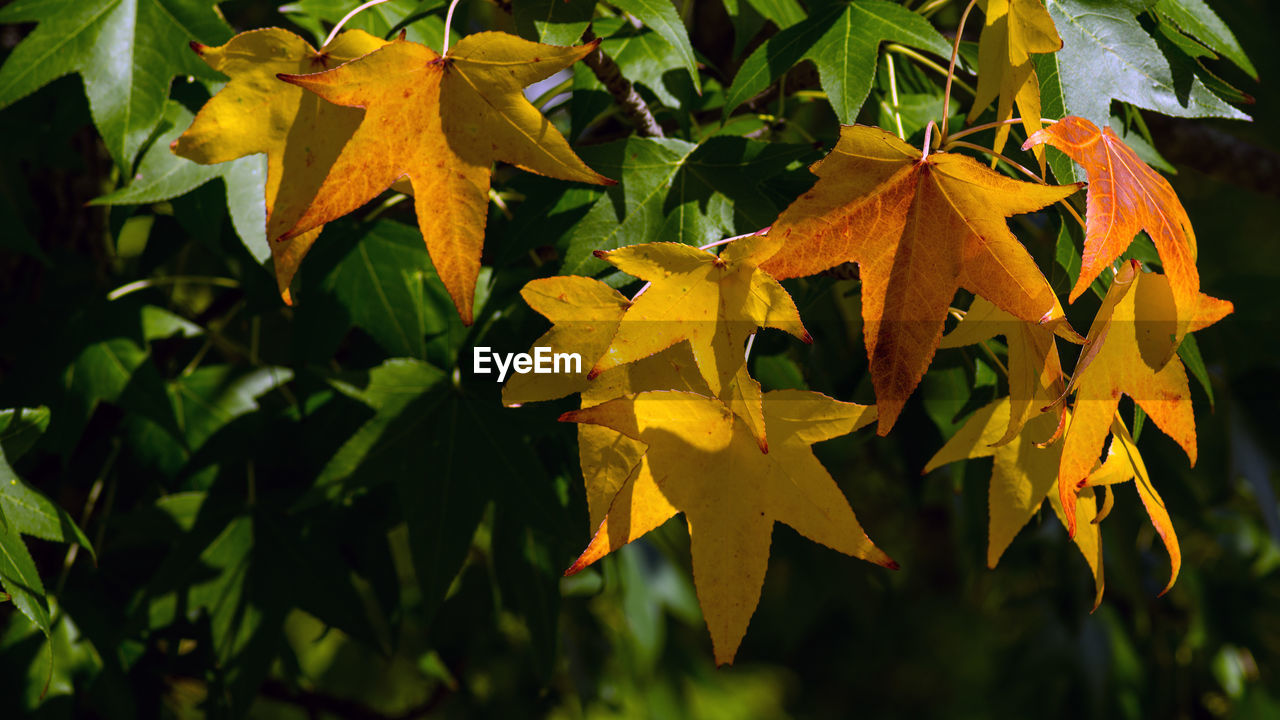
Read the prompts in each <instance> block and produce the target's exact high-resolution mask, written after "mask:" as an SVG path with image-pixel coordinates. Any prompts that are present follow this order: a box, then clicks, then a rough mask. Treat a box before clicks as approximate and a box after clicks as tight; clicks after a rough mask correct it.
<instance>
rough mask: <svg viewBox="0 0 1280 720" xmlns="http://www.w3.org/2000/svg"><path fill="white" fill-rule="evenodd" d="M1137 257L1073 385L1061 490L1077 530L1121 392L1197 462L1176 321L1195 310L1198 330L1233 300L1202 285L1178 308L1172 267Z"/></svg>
mask: <svg viewBox="0 0 1280 720" xmlns="http://www.w3.org/2000/svg"><path fill="white" fill-rule="evenodd" d="M1140 267H1141V264H1140V263H1139V262H1138V261H1137V260H1132V261H1130V262H1128V263H1125V264H1124V266H1123V267H1121V269H1120V272H1118V273H1116V276H1115V279H1114V281H1113V282H1112V283H1111V289H1110V290H1108V291H1107V296H1106V297H1105V298H1104V299H1103V301H1102V307H1101V308H1099V309H1098V314H1097V316H1096V317H1095V318H1094V320H1093V325H1092V327H1090V328H1089V336H1088V338H1086V340H1085V347H1084V350H1083V352H1082V353H1081V355H1080V360H1079V361H1078V362H1077V363H1076V369H1075V372H1074V373H1073V375H1072V378H1071V382H1070V384H1069V385H1068V388H1067V389H1068V391H1071V390H1075V393H1076V397H1075V406H1074V410H1073V412H1072V416H1071V423H1070V425H1068V427H1067V431H1066V439H1065V445H1064V446H1063V449H1062V462H1061V464H1060V465H1059V470H1058V490H1059V492H1060V493H1061V494H1062V507H1063V510H1064V511H1065V512H1066V515H1067V529H1068V531H1070V532H1073V533H1074V532H1075V512H1076V492H1077V491H1078V490H1079V488H1080V487H1081V485H1082V483H1084V482H1085V481H1086V478H1087V477H1088V475H1089V473H1090V471H1092V470H1093V467H1094V465H1095V464H1096V462H1097V460H1098V454H1099V452H1100V451H1101V450H1102V443H1103V441H1104V440H1105V439H1106V436H1107V431H1108V429H1109V428H1111V426H1112V420H1113V418H1114V417H1115V414H1116V410H1117V409H1118V408H1119V405H1120V396H1121V395H1122V394H1123V395H1128V396H1129V397H1131V398H1133V401H1134V402H1136V403H1137V404H1138V406H1139V407H1141V408H1142V409H1143V410H1144V411H1145V412H1146V413H1147V415H1148V416H1149V417H1150V418H1151V420H1152V421H1153V422H1155V425H1156V427H1158V428H1160V430H1161V431H1163V432H1164V433H1165V434H1166V435H1168V436H1169V437H1171V438H1173V440H1174V441H1175V442H1177V443H1178V445H1180V446H1181V447H1182V449H1183V450H1184V451H1185V452H1186V453H1187V458H1188V459H1189V460H1190V461H1191V464H1192V465H1193V466H1194V465H1195V464H1196V422H1195V415H1194V414H1193V413H1192V409H1191V393H1190V390H1189V388H1188V386H1187V373H1186V370H1184V369H1183V367H1182V361H1181V360H1179V359H1178V358H1176V357H1170V356H1171V355H1172V354H1173V350H1172V348H1174V347H1175V346H1173V345H1172V342H1171V337H1172V336H1173V334H1174V327H1175V325H1176V324H1177V323H1179V322H1181V321H1182V319H1183V318H1187V323H1188V325H1189V327H1190V329H1191V330H1192V331H1195V330H1200V329H1201V328H1205V327H1208V326H1209V325H1212V324H1213V323H1215V322H1217V321H1219V320H1221V319H1222V318H1223V317H1226V315H1227V314H1228V313H1230V312H1231V311H1232V309H1233V308H1232V305H1231V303H1230V302H1227V301H1225V300H1218V299H1217V298H1212V297H1209V296H1208V295H1204V294H1200V293H1197V304H1196V306H1195V308H1194V309H1193V310H1192V312H1191V313H1190V315H1189V317H1188V316H1186V315H1180V314H1179V313H1180V310H1178V309H1177V308H1175V305H1174V296H1173V292H1172V289H1171V282H1170V281H1169V279H1168V278H1166V277H1165V276H1164V275H1158V274H1156V273H1142V272H1140V270H1139V269H1140Z"/></svg>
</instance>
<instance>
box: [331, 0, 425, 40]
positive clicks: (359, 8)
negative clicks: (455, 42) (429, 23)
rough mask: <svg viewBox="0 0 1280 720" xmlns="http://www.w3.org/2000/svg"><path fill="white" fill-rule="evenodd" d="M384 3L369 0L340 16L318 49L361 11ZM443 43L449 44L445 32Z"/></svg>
mask: <svg viewBox="0 0 1280 720" xmlns="http://www.w3.org/2000/svg"><path fill="white" fill-rule="evenodd" d="M384 2H387V0H369V2H367V3H364V4H363V5H359V6H357V7H356V9H355V10H352V11H351V12H349V13H347V14H346V15H343V16H342V19H341V20H339V21H338V24H337V25H334V26H333V29H332V30H330V31H329V36H328V37H326V38H325V39H324V44H323V45H321V46H320V49H321V50H323V49H325V48H327V47H329V43H331V42H333V39H334V38H335V37H337V36H338V31H339V30H341V29H342V26H343V25H346V24H347V21H348V20H350V19H351V18H353V17H355V16H356V15H358V14H359V13H361V12H363V11H365V10H368V9H369V8H371V7H373V6H374V5H381V4H382V3H384ZM444 41H445V42H446V43H448V42H449V36H448V33H447V32H446V34H445V39H444Z"/></svg>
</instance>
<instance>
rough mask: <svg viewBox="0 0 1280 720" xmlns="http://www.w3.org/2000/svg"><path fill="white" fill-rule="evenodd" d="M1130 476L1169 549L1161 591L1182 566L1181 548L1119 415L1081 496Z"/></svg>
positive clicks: (1109, 488)
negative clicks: (1099, 464) (1164, 581)
mask: <svg viewBox="0 0 1280 720" xmlns="http://www.w3.org/2000/svg"><path fill="white" fill-rule="evenodd" d="M1130 480H1132V481H1133V485H1134V487H1135V488H1137V490H1138V497H1139V498H1141V499H1142V506H1143V507H1144V508H1146V511H1147V515H1148V516H1149V517H1150V518H1151V524H1152V526H1153V527H1155V529H1156V532H1157V533H1159V535H1160V540H1161V541H1162V542H1164V546H1165V549H1166V550H1168V551H1169V564H1170V571H1169V582H1168V583H1167V584H1166V585H1165V586H1164V590H1161V591H1160V594H1161V595H1163V594H1165V593H1167V592H1169V588H1171V587H1173V583H1174V582H1175V581H1176V580H1177V579H1178V571H1179V570H1181V568H1182V550H1181V549H1180V548H1179V547H1178V536H1177V534H1176V533H1174V531H1173V520H1171V519H1170V518H1169V510H1168V509H1167V508H1166V507H1165V505H1164V500H1162V499H1160V494H1159V493H1157V492H1156V487H1155V485H1153V484H1151V476H1150V475H1148V474H1147V464H1146V463H1145V462H1143V461H1142V455H1141V453H1139V452H1138V445H1137V443H1136V442H1134V439H1133V436H1132V435H1130V434H1129V429H1128V428H1127V427H1125V425H1124V423H1123V422H1121V421H1120V418H1119V417H1115V418H1113V419H1112V422H1111V445H1110V446H1109V447H1108V448H1107V455H1106V459H1105V460H1104V461H1103V463H1102V466H1101V467H1099V468H1098V469H1097V470H1095V471H1094V472H1093V474H1091V475H1090V476H1089V478H1088V480H1087V481H1086V482H1085V485H1084V486H1083V487H1082V488H1081V491H1080V496H1081V497H1085V493H1086V492H1088V491H1089V490H1091V489H1092V488H1095V487H1106V488H1107V492H1112V491H1113V489H1114V487H1115V486H1116V485H1118V484H1120V483H1125V482H1128V481H1130ZM1092 506H1093V504H1092V503H1090V502H1086V503H1085V507H1084V509H1085V510H1086V511H1087V512H1091V510H1092ZM1078 527H1079V526H1078Z"/></svg>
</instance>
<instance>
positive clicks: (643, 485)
mask: <svg viewBox="0 0 1280 720" xmlns="http://www.w3.org/2000/svg"><path fill="white" fill-rule="evenodd" d="M764 416H765V423H766V425H767V426H768V427H769V432H770V436H771V437H772V438H773V443H772V447H771V449H770V452H769V454H767V455H764V454H761V452H760V449H759V448H758V447H757V445H756V442H755V439H754V438H753V437H752V435H751V433H750V431H749V430H748V429H747V428H745V427H744V426H743V424H742V423H740V422H734V415H733V413H731V412H730V411H729V408H728V407H727V406H725V405H724V404H723V403H721V402H720V401H718V400H714V399H712V398H707V397H703V396H700V395H695V394H692V393H683V392H646V393H640V394H638V395H630V396H627V397H624V398H618V399H615V400H610V401H609V402H606V403H603V404H601V405H596V406H594V407H589V408H585V409H583V410H576V411H573V412H569V413H565V415H563V416H562V417H561V419H562V420H567V421H572V422H578V423H593V424H597V425H602V426H605V427H609V428H612V429H614V430H616V431H618V432H621V433H623V434H624V435H626V436H627V437H630V438H632V439H634V440H639V441H640V442H642V443H644V444H645V445H646V446H647V448H646V451H645V455H644V459H643V460H642V461H641V463H640V464H639V465H638V466H637V467H636V468H635V469H634V470H633V471H632V473H631V474H630V475H629V476H628V477H627V478H626V481H625V482H624V484H623V486H622V488H621V489H620V490H619V491H618V493H617V496H616V497H615V498H614V500H613V503H612V505H611V507H610V509H609V513H608V515H607V517H606V518H605V520H604V522H603V523H602V524H601V525H600V528H599V530H597V531H596V534H595V537H594V538H592V540H591V543H590V545H589V546H588V547H587V549H586V550H585V551H584V552H583V553H582V555H581V556H580V557H579V558H578V560H577V561H576V562H575V563H574V564H573V566H572V567H571V568H569V570H568V571H567V572H568V573H573V572H577V571H578V570H581V569H582V568H584V567H586V566H587V565H590V564H591V563H593V562H595V561H596V560H598V559H600V558H601V557H604V556H605V555H606V554H608V553H609V552H612V551H613V550H615V549H617V548H619V547H621V546H622V545H624V544H626V543H628V542H630V541H632V540H634V539H636V538H638V537H640V536H642V535H644V534H645V533H647V532H649V531H650V530H652V529H654V528H656V527H658V526H659V525H661V524H662V523H664V522H666V521H667V520H668V519H670V518H671V517H672V516H674V515H675V514H676V513H679V512H682V513H684V514H685V518H686V520H687V521H688V523H689V534H690V536H691V537H692V551H693V573H694V584H695V585H696V587H697V590H698V599H699V602H700V603H701V604H702V609H703V614H704V616H705V617H706V620H707V627H708V629H709V630H710V631H711V642H712V645H713V646H714V649H715V656H716V662H717V663H728V662H733V658H734V655H735V654H736V653H737V650H738V645H739V644H740V643H741V641H742V637H743V635H744V634H745V633H746V630H747V623H748V622H749V621H750V619H751V615H752V613H753V612H755V607H756V604H757V602H758V601H759V598H760V589H761V587H762V585H763V583H764V575H765V570H766V568H767V567H768V559H769V545H770V539H771V535H772V531H773V524H774V522H775V521H776V522H784V523H786V524H787V525H790V526H791V527H793V528H795V529H796V530H797V531H798V532H799V533H800V534H801V535H804V536H805V537H807V538H809V539H811V540H813V541H814V542H818V543H821V544H823V545H826V546H827V547H830V548H833V549H835V550H838V551H840V552H843V553H845V554H847V555H852V556H854V557H859V558H862V559H864V560H868V561H870V562H873V563H876V564H879V565H883V566H885V567H889V568H896V567H897V564H896V563H894V562H893V560H891V559H890V558H889V556H887V555H885V554H884V553H883V552H881V551H880V549H879V548H877V547H876V546H875V545H873V544H872V543H871V540H870V539H869V538H868V537H867V535H866V533H865V532H864V531H863V530H862V526H861V525H859V523H858V520H857V518H856V517H855V516H854V514H853V510H852V509H851V508H850V507H849V503H848V501H847V500H845V498H844V496H843V494H842V493H841V492H840V489H839V487H837V486H836V484H835V482H834V481H833V480H832V479H831V476H830V475H829V474H827V471H826V469H825V468H823V467H822V464H821V463H819V462H818V460H817V458H815V457H814V456H813V451H812V450H811V448H810V445H812V444H813V443H815V442H819V441H821V440H826V439H829V438H833V437H838V436H840V435H844V434H846V433H849V432H852V431H854V430H856V429H858V428H859V427H862V426H864V425H867V424H869V423H870V422H871V421H872V419H874V417H875V408H874V407H864V406H862V405H855V404H853V403H842V402H838V401H836V400H832V399H831V398H829V397H826V396H825V395H821V394H818V393H811V392H803V391H799V390H781V391H774V392H770V393H767V394H766V395H765V396H764Z"/></svg>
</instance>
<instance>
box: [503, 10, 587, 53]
mask: <svg viewBox="0 0 1280 720" xmlns="http://www.w3.org/2000/svg"><path fill="white" fill-rule="evenodd" d="M595 7H596V0H568V2H565V0H519V1H518V2H514V3H512V7H511V12H512V14H513V15H514V16H515V21H516V29H517V30H518V31H519V33H520V35H521V36H523V37H525V38H528V39H530V40H537V41H538V42H543V43H548V44H551V45H574V44H576V43H577V42H578V41H579V40H581V39H582V33H583V32H585V31H586V29H587V26H588V25H590V24H591V16H592V14H593V13H594V12H595Z"/></svg>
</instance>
